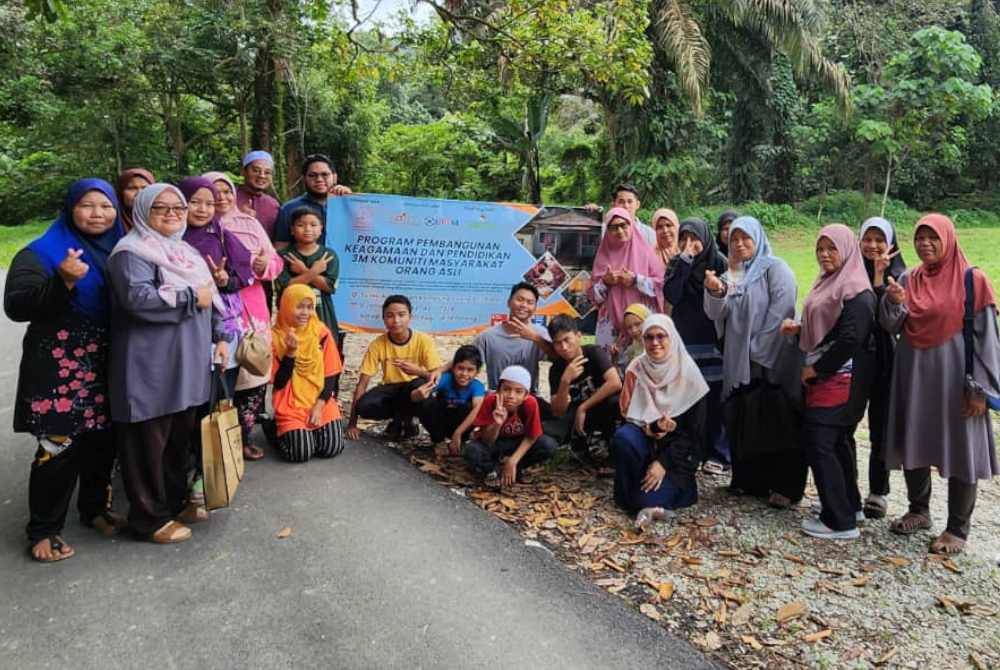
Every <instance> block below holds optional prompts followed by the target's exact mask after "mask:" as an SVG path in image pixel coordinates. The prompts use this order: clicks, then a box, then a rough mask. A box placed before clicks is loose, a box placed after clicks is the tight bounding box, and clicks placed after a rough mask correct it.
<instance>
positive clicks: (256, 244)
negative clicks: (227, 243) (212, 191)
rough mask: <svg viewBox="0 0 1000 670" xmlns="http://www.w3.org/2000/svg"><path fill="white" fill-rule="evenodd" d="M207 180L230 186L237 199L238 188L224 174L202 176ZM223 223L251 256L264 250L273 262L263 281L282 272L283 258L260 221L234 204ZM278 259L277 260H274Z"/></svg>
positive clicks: (225, 215) (222, 218)
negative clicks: (274, 267) (273, 266)
mask: <svg viewBox="0 0 1000 670" xmlns="http://www.w3.org/2000/svg"><path fill="white" fill-rule="evenodd" d="M202 177H204V178H205V179H208V180H209V181H211V182H212V183H215V182H217V181H224V182H226V184H228V185H229V190H230V191H232V192H233V197H236V186H235V185H234V184H233V180H232V179H230V178H229V177H228V176H226V174H225V173H223V172H206V173H205V174H203V175H202ZM219 219H220V221H221V222H222V227H223V228H224V229H225V230H227V231H228V232H230V233H232V234H233V235H235V236H236V238H237V239H238V240H239V241H240V243H241V244H243V246H244V247H246V248H247V250H248V251H249V252H250V255H251V256H256V255H257V254H258V253H260V251H261V250H264V251H265V252H266V254H267V257H268V258H269V259H272V261H271V262H270V263H269V266H268V270H267V271H266V272H265V273H264V275H263V276H262V277H261V279H274V278H275V277H277V276H278V274H280V272H281V268H282V266H283V261H281V257H280V256H279V255H278V253H277V252H276V251H275V250H274V245H272V244H271V240H270V238H268V236H267V233H266V232H264V227H263V226H262V225H260V221H258V220H257V219H256V218H254V217H252V216H250V215H249V214H247V213H246V212H243V211H241V210H240V208H239V207H237V206H236V203H235V202H234V203H233V206H232V208H230V210H229V211H228V212H226V213H225V214H223V215H222V216H221V217H219ZM274 259H277V260H274ZM272 264H276V265H277V268H276V270H275V271H273V272H272V270H271V267H270V266H271V265H272Z"/></svg>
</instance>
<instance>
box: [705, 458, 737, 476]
mask: <svg viewBox="0 0 1000 670" xmlns="http://www.w3.org/2000/svg"><path fill="white" fill-rule="evenodd" d="M730 470H731V468H730V467H729V466H728V465H726V464H725V463H720V462H719V461H716V460H714V459H712V460H707V461H705V465H703V466H701V471H702V472H704V473H705V474H709V475H727V474H729V472H730Z"/></svg>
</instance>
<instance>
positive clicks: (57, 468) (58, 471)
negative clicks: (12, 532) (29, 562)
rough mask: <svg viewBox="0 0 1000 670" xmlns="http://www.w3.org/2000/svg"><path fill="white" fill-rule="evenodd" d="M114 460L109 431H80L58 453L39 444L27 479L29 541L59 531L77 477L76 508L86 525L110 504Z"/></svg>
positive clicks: (113, 447) (64, 520)
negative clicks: (54, 453)
mask: <svg viewBox="0 0 1000 670" xmlns="http://www.w3.org/2000/svg"><path fill="white" fill-rule="evenodd" d="M114 461H115V443H114V438H113V436H112V431H110V430H104V431H99V432H89V433H82V434H80V435H77V436H75V437H73V443H72V444H71V445H70V446H69V447H68V448H67V449H66V450H65V451H63V452H61V453H60V454H59V455H58V456H51V455H50V454H49V453H48V452H47V451H45V450H44V449H42V447H40V446H39V447H38V451H37V452H36V454H35V460H34V461H33V462H32V464H31V475H30V477H29V479H28V511H29V515H30V517H29V521H28V525H27V528H26V530H27V533H28V540H29V541H30V542H31V543H32V544H35V543H36V542H39V541H41V540H42V539H44V538H46V537H48V536H50V535H57V534H59V533H61V532H62V529H63V527H64V526H65V524H66V514H67V513H68V512H69V502H70V499H71V498H72V497H73V490H74V489H75V488H76V482H77V480H79V481H80V493H79V495H77V500H76V507H77V510H78V511H79V512H80V520H81V521H83V522H84V523H86V524H89V523H90V522H91V521H92V520H93V519H94V517H96V516H98V515H99V514H101V512H104V511H105V510H107V509H108V508H109V507H110V506H111V468H112V467H113V466H114Z"/></svg>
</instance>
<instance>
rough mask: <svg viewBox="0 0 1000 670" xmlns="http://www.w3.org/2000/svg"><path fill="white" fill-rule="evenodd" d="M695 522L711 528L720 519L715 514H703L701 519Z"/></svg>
mask: <svg viewBox="0 0 1000 670" xmlns="http://www.w3.org/2000/svg"><path fill="white" fill-rule="evenodd" d="M694 523H695V525H697V526H701V527H702V528H711V527H712V526H715V525H718V523H719V520H718V519H716V518H715V517H714V516H703V517H701V518H700V519H697V520H696V521H695V522H694Z"/></svg>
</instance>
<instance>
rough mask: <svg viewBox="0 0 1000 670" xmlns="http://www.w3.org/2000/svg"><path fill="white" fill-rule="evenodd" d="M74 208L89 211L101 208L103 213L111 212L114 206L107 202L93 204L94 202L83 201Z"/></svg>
mask: <svg viewBox="0 0 1000 670" xmlns="http://www.w3.org/2000/svg"><path fill="white" fill-rule="evenodd" d="M76 209H84V210H88V211H91V212H96V211H97V210H101V212H102V213H104V212H113V211H115V206H114V205H109V204H107V203H105V204H103V205H95V204H94V203H91V202H85V203H83V204H81V205H77V206H76Z"/></svg>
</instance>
